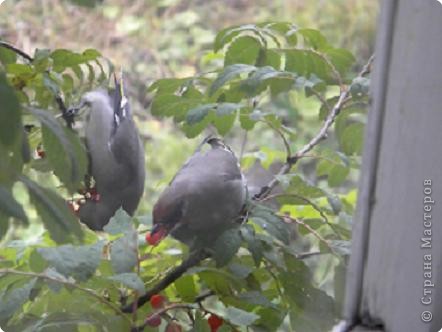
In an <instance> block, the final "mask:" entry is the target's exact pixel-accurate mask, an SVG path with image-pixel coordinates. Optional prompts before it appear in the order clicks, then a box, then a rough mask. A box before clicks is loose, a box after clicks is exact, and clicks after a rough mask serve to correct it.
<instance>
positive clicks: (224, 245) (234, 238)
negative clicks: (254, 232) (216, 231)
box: [213, 228, 242, 267]
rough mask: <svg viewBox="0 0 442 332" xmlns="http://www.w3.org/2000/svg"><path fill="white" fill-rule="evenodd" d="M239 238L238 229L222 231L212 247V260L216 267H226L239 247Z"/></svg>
mask: <svg viewBox="0 0 442 332" xmlns="http://www.w3.org/2000/svg"><path fill="white" fill-rule="evenodd" d="M241 242H242V240H241V236H240V235H239V230H238V228H232V229H228V230H226V231H224V232H223V233H222V234H221V235H220V236H219V237H218V238H217V239H216V241H215V243H214V245H213V250H214V253H213V258H214V259H215V262H216V265H217V266H218V267H220V266H224V265H226V264H227V263H228V262H229V261H230V260H231V259H232V258H233V256H235V254H236V252H237V251H238V249H239V247H240V246H241Z"/></svg>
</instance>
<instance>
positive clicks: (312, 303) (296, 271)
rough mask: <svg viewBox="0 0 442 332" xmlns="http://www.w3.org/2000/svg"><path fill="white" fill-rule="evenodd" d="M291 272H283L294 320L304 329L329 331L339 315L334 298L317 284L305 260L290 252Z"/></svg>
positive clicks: (292, 320)
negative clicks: (315, 285)
mask: <svg viewBox="0 0 442 332" xmlns="http://www.w3.org/2000/svg"><path fill="white" fill-rule="evenodd" d="M286 264H287V267H288V269H287V272H285V271H283V272H281V274H280V282H281V284H282V287H283V288H284V295H285V297H286V299H287V300H288V302H289V303H290V304H291V311H290V323H291V325H292V327H293V328H295V327H296V330H297V331H298V330H299V331H301V332H304V331H305V332H322V331H328V330H330V328H331V327H332V326H333V323H334V322H335V319H336V314H335V311H334V309H335V306H334V302H333V299H332V298H331V297H330V296H328V295H327V294H326V293H325V292H324V291H322V290H320V289H318V288H316V287H314V286H313V285H312V283H311V281H312V276H311V273H310V270H309V268H308V267H307V266H306V265H305V263H304V262H302V261H300V260H298V259H295V258H294V257H293V256H290V255H287V256H286Z"/></svg>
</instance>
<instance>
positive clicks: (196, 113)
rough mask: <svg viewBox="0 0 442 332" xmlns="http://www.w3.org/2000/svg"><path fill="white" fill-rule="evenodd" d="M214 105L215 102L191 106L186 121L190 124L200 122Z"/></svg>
mask: <svg viewBox="0 0 442 332" xmlns="http://www.w3.org/2000/svg"><path fill="white" fill-rule="evenodd" d="M214 107H216V104H205V105H200V106H198V107H195V108H192V109H191V110H190V111H189V112H187V116H186V122H187V123H188V124H189V125H191V126H192V125H194V124H197V123H198V122H201V121H202V120H203V119H204V118H205V117H206V116H207V114H209V111H210V110H212V109H214Z"/></svg>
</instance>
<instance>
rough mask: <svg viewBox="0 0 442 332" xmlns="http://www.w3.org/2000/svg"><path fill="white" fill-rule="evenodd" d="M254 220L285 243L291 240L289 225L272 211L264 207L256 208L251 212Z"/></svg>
mask: <svg viewBox="0 0 442 332" xmlns="http://www.w3.org/2000/svg"><path fill="white" fill-rule="evenodd" d="M250 218H251V219H252V220H253V222H254V223H255V224H257V225H259V226H260V227H261V228H262V229H263V230H265V231H266V232H268V233H269V234H270V235H272V236H274V237H275V238H277V239H278V240H280V241H282V242H283V243H284V244H288V243H289V241H290V229H289V227H288V225H287V224H286V223H285V222H284V221H283V220H282V219H281V218H279V217H277V216H275V215H274V214H273V213H272V212H271V211H269V210H266V209H264V208H255V209H254V210H253V211H252V213H251V214H250Z"/></svg>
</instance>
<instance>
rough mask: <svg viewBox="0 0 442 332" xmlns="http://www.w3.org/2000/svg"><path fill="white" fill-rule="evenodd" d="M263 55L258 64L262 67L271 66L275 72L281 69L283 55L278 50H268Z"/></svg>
mask: <svg viewBox="0 0 442 332" xmlns="http://www.w3.org/2000/svg"><path fill="white" fill-rule="evenodd" d="M261 54H262V56H261V57H260V59H259V60H260V61H259V63H258V65H259V66H260V67H264V66H270V67H272V68H274V69H275V70H279V69H281V54H280V53H279V52H278V51H277V50H269V49H266V50H264V51H262V52H261Z"/></svg>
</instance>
